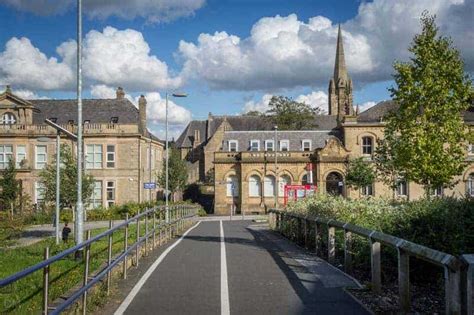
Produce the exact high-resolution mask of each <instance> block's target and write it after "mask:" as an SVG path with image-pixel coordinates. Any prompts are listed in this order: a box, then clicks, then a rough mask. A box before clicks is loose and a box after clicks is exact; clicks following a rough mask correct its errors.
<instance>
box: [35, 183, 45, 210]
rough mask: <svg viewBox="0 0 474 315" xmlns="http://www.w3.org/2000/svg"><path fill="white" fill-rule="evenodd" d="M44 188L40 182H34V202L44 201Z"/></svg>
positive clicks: (39, 203)
mask: <svg viewBox="0 0 474 315" xmlns="http://www.w3.org/2000/svg"><path fill="white" fill-rule="evenodd" d="M45 191H46V189H45V187H44V184H43V183H41V182H35V203H36V204H37V205H41V204H42V203H43V202H44V193H45Z"/></svg>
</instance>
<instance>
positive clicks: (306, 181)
mask: <svg viewBox="0 0 474 315" xmlns="http://www.w3.org/2000/svg"><path fill="white" fill-rule="evenodd" d="M308 184H309V181H308V174H304V175H303V177H301V185H308Z"/></svg>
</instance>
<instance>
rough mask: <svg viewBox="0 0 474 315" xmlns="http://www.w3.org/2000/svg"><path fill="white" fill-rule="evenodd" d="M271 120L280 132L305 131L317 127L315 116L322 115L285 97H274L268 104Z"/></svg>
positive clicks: (318, 111)
mask: <svg viewBox="0 0 474 315" xmlns="http://www.w3.org/2000/svg"><path fill="white" fill-rule="evenodd" d="M268 106H269V107H270V109H269V110H268V111H267V114H268V115H269V118H270V119H271V120H272V122H273V123H274V124H275V125H277V126H278V128H279V129H280V130H304V129H311V128H314V127H315V119H314V118H315V116H316V115H317V114H319V113H320V110H319V109H318V108H313V107H311V106H309V105H307V104H305V103H299V102H296V101H294V100H292V99H291V98H288V97H285V96H273V97H272V98H271V100H270V103H269V104H268Z"/></svg>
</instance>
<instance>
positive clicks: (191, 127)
mask: <svg viewBox="0 0 474 315" xmlns="http://www.w3.org/2000/svg"><path fill="white" fill-rule="evenodd" d="M206 125H207V122H206V121H205V120H192V121H190V122H189V124H188V125H187V126H186V128H185V129H184V131H183V132H182V133H181V135H180V136H179V138H178V139H177V140H176V147H177V148H185V147H191V146H192V143H191V139H193V138H194V131H195V130H199V135H200V137H201V140H205V138H206Z"/></svg>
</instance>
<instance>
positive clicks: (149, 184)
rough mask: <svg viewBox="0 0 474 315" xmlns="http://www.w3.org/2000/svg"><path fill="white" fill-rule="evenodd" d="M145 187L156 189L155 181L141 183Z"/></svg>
mask: <svg viewBox="0 0 474 315" xmlns="http://www.w3.org/2000/svg"><path fill="white" fill-rule="evenodd" d="M143 188H145V189H156V183H143Z"/></svg>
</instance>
